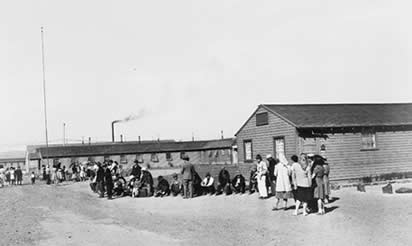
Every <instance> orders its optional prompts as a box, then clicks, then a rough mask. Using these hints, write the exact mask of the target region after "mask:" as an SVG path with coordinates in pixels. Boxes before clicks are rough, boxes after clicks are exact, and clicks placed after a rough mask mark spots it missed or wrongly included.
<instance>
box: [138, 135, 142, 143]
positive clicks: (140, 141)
mask: <svg viewBox="0 0 412 246" xmlns="http://www.w3.org/2000/svg"><path fill="white" fill-rule="evenodd" d="M140 143H142V140H141V138H140V136H139V144H140Z"/></svg>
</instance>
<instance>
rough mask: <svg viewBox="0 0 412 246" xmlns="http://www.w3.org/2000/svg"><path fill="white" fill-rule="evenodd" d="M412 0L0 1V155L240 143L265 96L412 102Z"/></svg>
mask: <svg viewBox="0 0 412 246" xmlns="http://www.w3.org/2000/svg"><path fill="white" fill-rule="evenodd" d="M411 5H412V4H411V3H410V1H383V0H381V1H376V0H373V1H372V0H371V1H362V0H346V1H319V2H318V1H307V0H298V1H274V0H270V1H247V0H225V1H222V0H208V1H193V0H191V1H189V0H185V1H180V0H176V1H170V0H158V1H136V0H133V1H119V0H116V1H102V0H96V1H94V0H93V1H91V0H88V1H84V0H71V1H56V0H49V1H41V0H37V1H31V0H25V1H18V0H10V1H6V0H3V1H1V2H0V105H1V120H0V131H1V134H0V150H1V151H4V150H9V149H17V148H22V146H24V145H25V144H39V143H42V142H43V143H44V141H45V137H44V110H43V101H42V100H43V98H42V65H41V39H40V27H41V26H44V29H45V34H44V38H45V49H46V51H45V55H46V83H47V88H46V89H47V110H48V120H49V121H48V124H49V139H50V140H51V141H52V142H56V141H60V142H61V141H62V138H63V122H65V123H66V124H67V135H68V138H69V139H73V140H80V139H81V138H82V136H84V137H85V138H86V139H87V138H88V137H91V138H92V141H110V140H111V130H110V122H111V121H113V120H117V119H122V118H124V117H126V116H128V115H131V114H135V115H137V114H140V113H143V117H142V118H140V119H138V120H135V121H132V122H128V123H122V124H118V125H117V126H116V134H117V136H118V135H119V134H124V135H125V138H126V140H137V137H138V136H139V135H141V136H142V137H143V139H157V138H160V139H178V140H179V139H182V140H189V139H191V136H192V132H193V133H194V135H195V138H196V139H209V138H218V137H220V130H223V131H224V135H225V137H231V136H233V134H234V133H235V132H236V131H237V130H238V129H239V128H240V127H241V125H242V124H243V123H244V121H245V120H246V119H247V118H248V117H249V115H250V114H251V113H252V112H253V110H254V109H255V108H256V107H257V105H258V104H261V103H274V104H275V103H282V104H284V103H291V104H294V103H343V102H344V103H353V102H412V93H411V87H412V86H411V79H412V78H411V72H410V71H411V68H412V59H411V58H412V42H411V34H412V28H410V23H412V15H410V9H411Z"/></svg>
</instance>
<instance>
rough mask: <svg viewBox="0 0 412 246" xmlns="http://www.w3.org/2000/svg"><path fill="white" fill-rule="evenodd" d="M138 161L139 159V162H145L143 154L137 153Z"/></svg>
mask: <svg viewBox="0 0 412 246" xmlns="http://www.w3.org/2000/svg"><path fill="white" fill-rule="evenodd" d="M136 161H138V162H139V163H143V162H144V161H143V155H142V154H137V155H136Z"/></svg>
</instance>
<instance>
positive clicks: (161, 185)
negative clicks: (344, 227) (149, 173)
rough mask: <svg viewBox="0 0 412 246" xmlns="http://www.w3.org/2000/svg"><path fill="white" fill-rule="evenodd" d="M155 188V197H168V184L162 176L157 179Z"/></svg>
mask: <svg viewBox="0 0 412 246" xmlns="http://www.w3.org/2000/svg"><path fill="white" fill-rule="evenodd" d="M157 182H158V184H157V188H156V195H155V196H156V197H164V196H168V195H169V194H170V189H169V182H167V180H166V179H164V178H163V176H159V177H158V178H157Z"/></svg>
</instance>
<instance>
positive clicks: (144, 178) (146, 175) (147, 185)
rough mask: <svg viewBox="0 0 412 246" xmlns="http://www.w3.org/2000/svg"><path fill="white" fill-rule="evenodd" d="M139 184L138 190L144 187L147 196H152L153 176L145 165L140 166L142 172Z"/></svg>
mask: <svg viewBox="0 0 412 246" xmlns="http://www.w3.org/2000/svg"><path fill="white" fill-rule="evenodd" d="M140 182H141V185H140V187H139V189H140V190H142V189H146V191H147V196H152V194H153V177H152V174H151V173H150V172H149V171H148V170H147V168H146V167H143V168H142V174H141V177H140Z"/></svg>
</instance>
